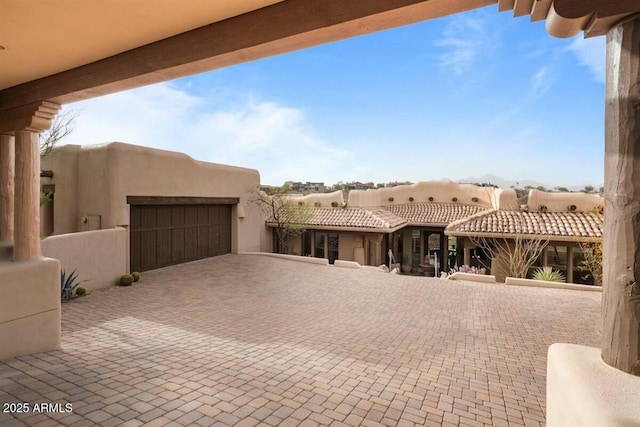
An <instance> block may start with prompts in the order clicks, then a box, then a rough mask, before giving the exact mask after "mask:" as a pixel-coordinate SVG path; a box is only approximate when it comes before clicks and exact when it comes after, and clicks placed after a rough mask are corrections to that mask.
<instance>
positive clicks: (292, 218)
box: [251, 183, 313, 254]
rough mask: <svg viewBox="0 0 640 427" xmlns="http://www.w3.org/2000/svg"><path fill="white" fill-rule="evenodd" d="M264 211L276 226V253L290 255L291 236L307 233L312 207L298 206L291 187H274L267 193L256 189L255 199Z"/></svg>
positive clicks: (253, 200)
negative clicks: (290, 192) (289, 242)
mask: <svg viewBox="0 0 640 427" xmlns="http://www.w3.org/2000/svg"><path fill="white" fill-rule="evenodd" d="M251 201H252V202H253V203H255V204H256V205H257V206H258V208H259V209H260V210H261V211H262V213H263V215H264V216H265V219H266V221H267V222H269V223H272V224H274V231H275V233H276V238H277V240H276V246H277V247H276V248H274V251H275V252H278V253H284V254H286V253H288V252H289V248H288V240H289V236H296V235H300V234H302V233H303V232H304V231H305V224H306V223H307V222H308V221H309V220H310V219H311V218H313V211H312V209H311V207H309V206H307V205H305V204H301V202H300V204H296V202H295V200H294V197H292V196H291V195H290V194H289V185H287V183H285V184H284V185H283V186H281V187H272V188H269V189H267V191H262V190H260V189H256V190H255V192H254V196H253V199H252V200H251Z"/></svg>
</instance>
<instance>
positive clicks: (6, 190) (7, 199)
mask: <svg viewBox="0 0 640 427" xmlns="http://www.w3.org/2000/svg"><path fill="white" fill-rule="evenodd" d="M14 174H15V144H14V138H13V135H9V134H0V241H13V198H14Z"/></svg>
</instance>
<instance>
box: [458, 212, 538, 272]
mask: <svg viewBox="0 0 640 427" xmlns="http://www.w3.org/2000/svg"><path fill="white" fill-rule="evenodd" d="M513 214H514V218H513V219H514V224H513V227H514V232H511V233H510V234H509V235H504V237H497V238H496V237H492V238H488V237H484V236H476V237H471V238H470V239H471V241H472V242H473V243H474V244H475V245H476V246H478V247H480V248H482V249H483V250H484V251H485V253H486V254H487V255H488V256H489V258H490V259H491V264H492V265H491V266H489V265H485V267H487V268H491V267H492V266H493V268H494V272H495V266H496V265H500V266H501V267H502V268H503V269H504V273H505V275H506V276H507V277H517V278H526V277H527V273H528V272H529V269H530V268H531V266H533V264H534V263H535V262H536V260H537V259H538V258H539V257H540V255H541V254H542V251H543V250H544V248H545V247H547V245H548V244H549V240H548V239H545V238H544V237H543V236H542V235H541V234H525V232H524V230H525V224H526V218H525V215H528V216H529V217H531V218H530V219H532V220H533V221H534V222H538V224H539V223H540V217H539V216H536V215H539V214H533V213H528V212H522V211H515V212H513ZM532 215H533V216H532ZM534 229H538V230H540V227H534Z"/></svg>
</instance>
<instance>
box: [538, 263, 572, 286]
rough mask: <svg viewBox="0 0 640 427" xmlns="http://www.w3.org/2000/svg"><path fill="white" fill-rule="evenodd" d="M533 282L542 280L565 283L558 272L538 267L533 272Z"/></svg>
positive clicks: (562, 276)
mask: <svg viewBox="0 0 640 427" xmlns="http://www.w3.org/2000/svg"><path fill="white" fill-rule="evenodd" d="M533 278H534V280H544V281H546V282H565V281H566V279H565V277H564V275H563V274H562V273H561V272H559V271H558V270H554V269H552V268H551V267H549V266H547V267H542V268H540V267H538V268H536V269H535V271H534V272H533Z"/></svg>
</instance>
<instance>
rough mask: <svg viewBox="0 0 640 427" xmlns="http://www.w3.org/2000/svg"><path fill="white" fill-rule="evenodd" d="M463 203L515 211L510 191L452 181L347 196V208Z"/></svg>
mask: <svg viewBox="0 0 640 427" xmlns="http://www.w3.org/2000/svg"><path fill="white" fill-rule="evenodd" d="M412 202H413V203H428V202H435V203H452V202H453V203H455V202H458V203H463V204H467V205H478V206H484V207H486V208H496V209H497V208H500V206H503V209H504V208H505V207H504V206H509V205H512V206H510V208H511V209H513V208H515V207H517V205H518V204H517V197H516V193H515V191H514V190H511V189H509V190H503V189H499V188H493V187H479V186H477V185H473V184H457V183H455V182H452V181H424V182H418V183H415V184H410V185H399V186H397V187H393V188H380V189H376V190H353V191H351V192H350V193H349V200H348V205H349V206H351V207H376V206H391V205H399V204H404V203H412Z"/></svg>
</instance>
